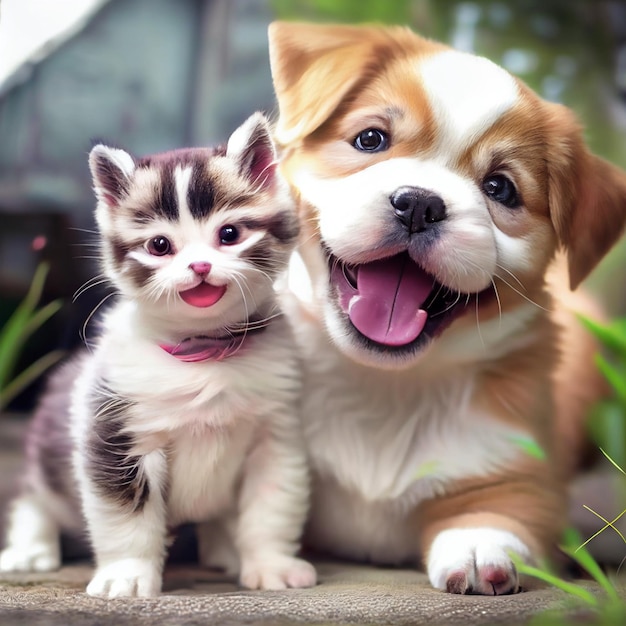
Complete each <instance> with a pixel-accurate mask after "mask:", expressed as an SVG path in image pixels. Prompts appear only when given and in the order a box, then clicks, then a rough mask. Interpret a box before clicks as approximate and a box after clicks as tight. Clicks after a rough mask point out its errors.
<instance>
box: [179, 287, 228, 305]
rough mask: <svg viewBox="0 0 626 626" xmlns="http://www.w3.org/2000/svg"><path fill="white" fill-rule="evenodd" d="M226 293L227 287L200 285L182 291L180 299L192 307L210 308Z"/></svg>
mask: <svg viewBox="0 0 626 626" xmlns="http://www.w3.org/2000/svg"><path fill="white" fill-rule="evenodd" d="M225 292H226V285H220V286H219V287H216V286H215V285H209V284H208V283H200V284H199V285H198V286H197V287H193V288H192V289H187V290H186V291H181V292H179V293H180V297H181V298H182V299H183V300H184V301H185V302H186V303H187V304H190V305H191V306H197V307H203V308H204V307H208V306H212V305H214V304H215V303H216V302H217V301H218V300H219V299H220V298H221V297H222V296H223V295H224V293H225Z"/></svg>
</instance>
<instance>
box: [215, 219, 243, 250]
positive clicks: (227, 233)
mask: <svg viewBox="0 0 626 626" xmlns="http://www.w3.org/2000/svg"><path fill="white" fill-rule="evenodd" d="M219 238H220V243H221V244H224V245H225V246H232V245H233V244H234V243H237V241H239V230H237V227H236V226H233V225H232V224H227V225H226V226H222V227H221V228H220V232H219Z"/></svg>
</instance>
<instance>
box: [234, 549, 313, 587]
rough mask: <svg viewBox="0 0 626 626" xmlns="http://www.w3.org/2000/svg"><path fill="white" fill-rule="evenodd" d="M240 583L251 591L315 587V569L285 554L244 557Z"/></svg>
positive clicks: (305, 562)
mask: <svg viewBox="0 0 626 626" xmlns="http://www.w3.org/2000/svg"><path fill="white" fill-rule="evenodd" d="M239 581H240V582H241V584H242V585H243V586H244V587H248V588H249V589H274V590H276V589H287V588H288V587H292V588H300V587H313V585H315V583H316V582H317V573H316V572H315V568H314V567H313V566H312V565H311V564H310V563H308V562H307V561H304V560H302V559H297V558H295V557H291V556H285V555H283V554H272V555H267V554H265V555H262V556H258V557H255V558H248V559H246V558H245V557H242V565H241V575H240V578H239Z"/></svg>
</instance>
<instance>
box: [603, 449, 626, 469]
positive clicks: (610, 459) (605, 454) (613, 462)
mask: <svg viewBox="0 0 626 626" xmlns="http://www.w3.org/2000/svg"><path fill="white" fill-rule="evenodd" d="M600 452H602V454H604V456H605V457H606V458H607V459H608V460H609V461H610V462H611V463H612V464H613V465H614V466H615V467H616V468H617V469H618V470H619V471H620V472H622V474H624V475H626V472H625V471H624V470H623V469H622V468H621V467H620V466H619V465H618V464H617V463H616V462H615V461H614V460H613V459H612V458H611V457H610V456H609V455H608V454H607V453H606V452H605V451H604V450H603V449H602V448H600Z"/></svg>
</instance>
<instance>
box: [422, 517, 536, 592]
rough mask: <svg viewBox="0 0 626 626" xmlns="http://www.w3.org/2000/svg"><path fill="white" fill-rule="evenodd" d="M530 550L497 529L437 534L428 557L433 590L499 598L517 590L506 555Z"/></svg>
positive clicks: (526, 555) (515, 573)
mask: <svg viewBox="0 0 626 626" xmlns="http://www.w3.org/2000/svg"><path fill="white" fill-rule="evenodd" d="M510 552H514V553H517V554H518V555H519V556H520V557H522V558H523V559H528V557H529V555H530V551H529V550H528V548H527V547H526V545H525V544H524V543H523V542H522V541H521V540H520V539H518V538H517V537H516V536H515V535H514V534H513V533H510V532H508V531H505V530H499V529H496V528H452V529H448V530H444V531H442V532H440V533H439V534H438V535H437V537H436V538H435V540H434V541H433V544H432V546H431V549H430V552H429V555H428V565H427V568H428V577H429V578H430V582H431V584H432V585H433V587H436V588H437V589H442V590H444V591H448V592H449V593H465V594H469V593H472V594H481V595H489V596H498V595H504V594H509V593H517V592H518V591H519V590H520V587H519V579H518V575H517V570H516V569H515V565H514V564H513V561H512V560H511V558H510V556H509V553H510Z"/></svg>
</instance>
